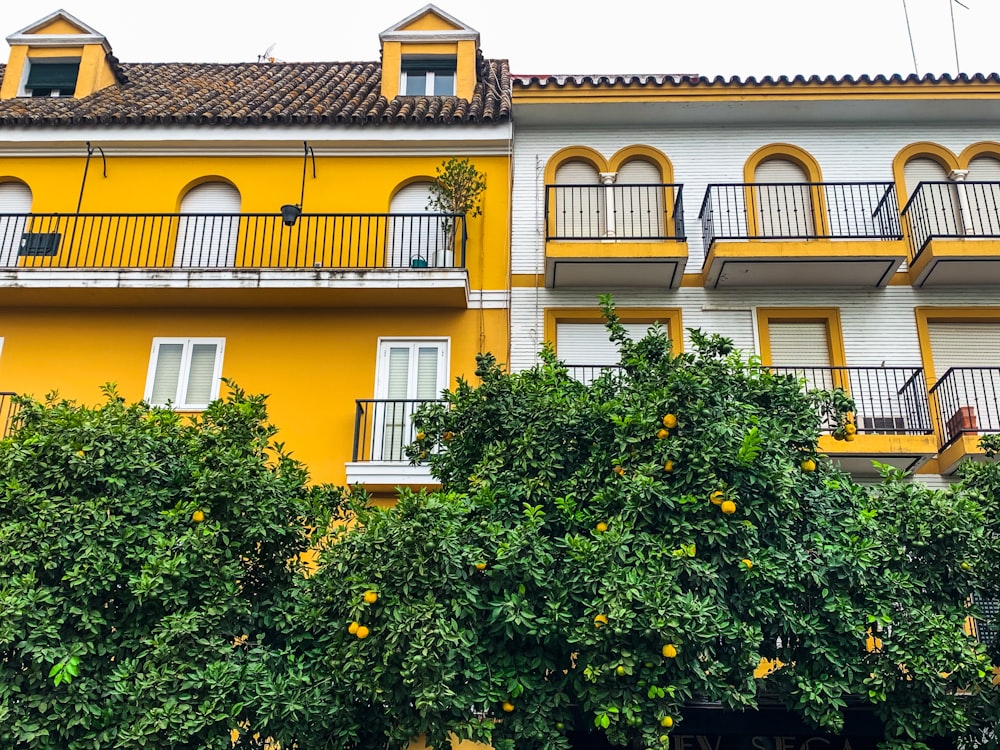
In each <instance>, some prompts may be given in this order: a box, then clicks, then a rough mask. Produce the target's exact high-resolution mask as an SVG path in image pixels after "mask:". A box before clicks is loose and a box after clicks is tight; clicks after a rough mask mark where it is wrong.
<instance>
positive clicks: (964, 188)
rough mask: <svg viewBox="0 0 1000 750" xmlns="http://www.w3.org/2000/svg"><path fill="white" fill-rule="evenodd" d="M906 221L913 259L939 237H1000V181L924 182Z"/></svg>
mask: <svg viewBox="0 0 1000 750" xmlns="http://www.w3.org/2000/svg"><path fill="white" fill-rule="evenodd" d="M903 219H904V221H906V230H907V233H908V234H909V237H910V258H911V260H912V259H915V258H916V257H917V256H918V255H919V254H920V252H921V251H922V250H923V249H924V248H925V247H926V246H927V243H928V242H930V241H931V240H932V239H935V238H942V239H962V238H967V237H988V238H993V239H997V238H1000V182H921V183H920V184H919V185H917V189H916V190H914V191H913V195H912V196H911V197H910V200H909V201H908V202H907V204H906V206H905V207H904V208H903Z"/></svg>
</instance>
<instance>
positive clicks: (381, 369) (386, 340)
mask: <svg viewBox="0 0 1000 750" xmlns="http://www.w3.org/2000/svg"><path fill="white" fill-rule="evenodd" d="M400 344H409V345H410V346H411V348H413V349H416V348H418V347H420V346H427V345H428V344H438V346H439V349H440V353H439V354H438V361H443V367H441V368H440V369H439V370H438V389H437V392H438V393H440V392H441V391H443V390H444V389H445V388H447V387H448V378H449V377H450V376H449V371H450V368H451V338H450V337H448V336H379V338H378V356H377V358H376V360H375V398H377V399H380V398H383V399H384V398H389V396H388V395H387V391H388V390H389V349H390V348H391V347H393V346H399V345H400ZM409 385H416V384H415V383H410V384H409ZM414 398H415V397H414ZM407 400H410V399H407Z"/></svg>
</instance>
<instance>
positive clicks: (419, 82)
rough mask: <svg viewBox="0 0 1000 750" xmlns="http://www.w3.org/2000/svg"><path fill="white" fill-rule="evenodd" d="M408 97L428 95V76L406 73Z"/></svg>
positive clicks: (411, 72)
mask: <svg viewBox="0 0 1000 750" xmlns="http://www.w3.org/2000/svg"><path fill="white" fill-rule="evenodd" d="M403 93H404V94H405V95H406V96H423V95H424V94H426V93H427V74H426V73H418V72H416V71H407V73H406V91H404V92H403Z"/></svg>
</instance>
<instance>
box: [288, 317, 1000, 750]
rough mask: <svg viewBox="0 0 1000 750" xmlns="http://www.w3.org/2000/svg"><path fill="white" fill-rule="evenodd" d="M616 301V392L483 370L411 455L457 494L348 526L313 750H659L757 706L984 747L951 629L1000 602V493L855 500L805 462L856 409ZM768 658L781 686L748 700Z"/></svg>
mask: <svg viewBox="0 0 1000 750" xmlns="http://www.w3.org/2000/svg"><path fill="white" fill-rule="evenodd" d="M604 302H605V309H604V312H605V315H606V317H607V319H608V328H609V334H610V337H611V339H612V340H613V341H615V342H616V343H617V344H618V345H619V347H620V350H621V368H620V369H614V370H611V371H609V372H607V373H606V374H604V375H603V376H601V377H600V378H598V379H597V380H595V381H594V382H592V383H590V384H586V385H585V384H582V383H580V382H577V381H576V380H574V379H572V378H571V377H570V376H569V375H568V373H567V371H566V368H565V367H564V366H563V365H561V364H560V363H559V362H558V361H557V360H556V358H555V357H554V355H553V354H552V353H551V352H549V351H545V352H543V353H542V357H541V359H542V362H541V364H540V365H539V366H537V367H535V368H533V369H531V370H528V371H525V372H522V373H518V374H514V375H511V374H507V373H505V372H503V371H502V370H501V368H500V367H499V366H498V365H497V363H496V361H495V359H494V358H493V357H492V356H490V355H482V356H480V357H479V359H478V369H477V373H476V374H477V376H478V377H479V379H480V383H479V385H472V384H470V383H468V382H462V381H460V382H459V383H458V385H457V387H456V388H455V390H454V391H453V392H452V393H450V394H449V396H448V403H447V404H446V405H444V406H438V405H434V406H431V407H429V408H426V409H424V410H423V411H422V412H421V413H420V414H419V415H418V417H417V423H418V426H419V428H420V430H421V431H422V432H423V433H424V434H425V437H423V438H422V439H421V440H420V441H418V443H415V444H414V445H412V446H410V447H409V448H408V451H409V455H410V457H411V458H412V459H414V460H421V459H422V457H423V456H424V455H425V454H426V455H427V457H428V458H427V460H428V461H429V463H430V466H431V469H432V471H433V473H434V474H435V476H437V477H438V478H439V479H440V481H441V483H442V490H441V491H440V492H432V493H421V494H413V493H408V492H404V493H403V495H402V497H401V499H400V501H399V503H398V505H396V506H395V507H392V508H388V509H386V508H379V507H374V506H370V505H368V504H366V503H365V502H364V499H363V498H359V499H357V501H356V504H355V505H354V506H353V507H351V508H349V509H345V510H344V512H345V518H346V517H347V516H350V515H352V514H353V523H351V524H349V525H348V524H345V525H344V526H342V528H341V529H340V530H339V532H338V535H337V542H336V543H335V544H331V545H329V546H328V547H327V548H326V549H325V550H324V554H323V558H322V565H321V568H320V571H319V572H318V574H317V575H316V576H314V577H313V578H311V579H310V581H309V595H308V604H307V605H306V611H307V614H306V615H304V616H303V617H302V618H301V619H302V620H303V621H305V622H309V623H316V624H319V623H326V624H328V626H329V628H328V629H327V630H322V631H319V638H320V641H321V642H320V643H314V644H313V646H314V647H316V648H317V649H318V650H319V652H321V653H322V654H323V656H322V657H321V658H320V659H318V660H317V662H316V663H317V665H318V670H319V674H322V675H323V676H324V678H325V679H327V689H326V691H325V692H322V691H314V692H312V693H310V694H309V696H310V700H312V701H313V704H312V705H313V708H314V709H315V712H314V714H313V716H311V717H308V719H307V720H306V721H304V722H303V725H302V726H301V727H296V728H295V730H294V731H295V733H296V736H297V737H299V739H300V741H302V742H303V746H307V747H330V748H361V747H382V746H383V745H387V746H388V747H392V748H396V747H404V746H405V745H406V743H407V741H408V740H409V738H411V737H414V736H418V735H426V737H427V739H428V742H429V744H431V745H432V746H434V747H439V748H440V747H448V746H449V737H450V736H451V735H452V734H454V735H457V736H458V737H463V738H466V737H467V738H474V739H477V740H481V741H489V742H492V744H493V746H494V747H496V748H498V750H511V749H512V748H514V747H517V748H518V750H522V749H523V748H529V749H530V748H545V749H546V750H549V749H551V750H563V749H565V748H568V747H569V743H568V740H567V736H566V732H567V731H568V730H570V729H587V728H591V729H593V728H597V729H598V730H600V731H603V732H604V733H605V734H606V735H607V737H608V738H609V739H610V740H611V741H612V742H613V743H615V744H622V745H626V744H627V745H628V746H630V747H633V748H638V747H645V748H659V747H662V745H661V742H660V736H661V735H662V734H664V733H670V732H672V731H678V730H679V731H680V732H681V733H683V732H684V728H683V716H684V705H685V702H687V701H692V700H697V701H705V700H707V701H716V702H719V703H721V704H722V705H723V706H724V707H727V708H731V709H734V710H739V709H743V708H751V707H754V706H756V705H757V704H758V702H759V701H760V700H761V699H762V698H765V697H766V698H768V699H776V700H780V701H782V702H783V703H784V704H785V705H786V706H788V707H789V708H790V709H792V710H794V711H796V712H797V713H798V714H799V715H801V716H802V717H804V719H805V720H806V721H808V722H809V723H811V724H812V725H815V726H817V727H821V728H823V729H826V730H829V731H833V732H836V731H837V730H839V729H840V728H841V727H842V726H843V716H844V713H843V710H844V709H845V707H846V706H847V705H848V704H849V703H852V702H857V701H860V702H862V703H866V704H868V705H870V706H873V707H874V709H875V710H876V711H877V713H878V714H879V716H881V717H882V718H883V719H884V721H885V723H886V726H887V733H888V737H889V738H890V742H889V744H890V745H891V746H895V747H901V746H907V747H919V742H918V741H919V740H921V739H925V738H929V737H933V736H938V735H955V734H957V733H960V732H963V731H966V730H968V731H973V730H975V729H976V728H977V727H982V726H986V725H988V722H989V717H990V716H991V713H990V712H991V711H992V712H993V713H992V716H994V717H995V716H996V715H997V692H998V691H997V690H996V689H995V688H994V687H993V685H992V684H991V682H992V679H993V678H994V675H995V673H993V672H992V664H993V663H994V662H991V660H990V658H989V655H988V654H987V653H986V652H985V649H984V646H983V645H981V644H979V643H977V642H976V641H975V640H974V639H973V638H971V637H970V636H968V635H967V634H966V633H965V631H964V629H963V624H964V621H965V618H966V616H967V615H968V614H969V613H970V611H971V610H970V609H969V607H968V597H969V595H970V594H976V593H978V592H985V591H987V590H989V588H990V586H993V585H994V584H995V582H996V580H995V576H996V573H995V570H996V569H997V567H998V566H997V562H998V555H997V550H996V541H995V539H996V538H997V536H998V535H997V534H996V533H995V531H994V530H993V527H992V526H990V525H989V524H990V523H995V521H989V519H988V518H987V514H988V513H990V512H991V508H992V507H993V506H992V505H990V503H995V502H996V500H995V497H996V494H997V490H998V489H1000V486H998V485H990V488H989V492H991V493H993V498H994V499H992V500H990V501H985V500H984V499H983V498H982V497H981V496H980V495H981V493H980V494H976V493H974V492H970V491H966V490H963V489H958V490H955V491H949V492H943V491H934V490H929V489H927V488H926V487H924V486H922V485H919V484H915V483H909V482H907V481H906V480H905V479H904V478H903V477H902V476H900V475H899V474H898V473H897V472H894V471H892V470H891V469H888V468H886V469H885V481H884V482H883V483H882V484H880V485H878V486H877V487H875V488H873V489H871V490H868V489H866V488H864V487H862V486H859V485H858V484H856V483H855V482H853V481H852V480H851V478H850V476H848V475H846V474H844V473H843V472H841V471H839V470H838V468H837V466H836V464H835V463H833V462H832V461H830V460H829V459H828V458H827V457H825V456H822V455H819V454H818V453H817V448H816V445H817V440H818V438H819V427H820V424H821V421H820V420H821V408H820V407H822V418H823V419H826V420H828V421H827V422H826V423H827V424H830V423H832V424H839V425H845V424H848V422H849V411H850V409H851V408H852V405H851V403H850V400H849V399H848V398H847V397H846V394H843V393H842V392H841V393H840V394H834V395H828V396H823V395H818V394H816V393H813V394H804V393H803V384H802V382H800V381H798V380H797V379H795V378H794V377H789V376H778V375H775V374H773V373H771V372H770V371H769V370H768V369H767V368H763V367H761V366H760V364H759V362H757V361H756V360H751V361H749V362H747V361H745V360H743V359H742V358H741V357H740V356H739V354H738V353H736V352H734V351H733V348H732V345H731V344H730V342H728V341H727V340H725V339H722V338H720V337H717V336H710V335H705V334H702V333H700V332H698V331H692V332H691V340H692V342H693V344H694V351H693V352H691V353H684V354H676V353H674V351H673V350H672V348H671V345H670V342H669V341H668V340H667V339H666V338H665V336H664V335H663V332H662V330H660V329H658V328H655V329H654V330H652V331H651V332H650V334H649V335H648V336H647V337H645V338H643V339H642V340H640V341H631V340H630V339H629V337H628V336H627V335H626V333H625V330H624V328H623V326H621V324H620V322H619V321H618V318H617V316H616V314H615V311H614V308H613V306H612V305H611V303H610V300H605V301H604ZM824 405H825V406H824ZM668 414H671V415H676V420H677V421H676V425H674V426H673V427H671V428H670V429H663V430H662V431H661V428H665V426H666V425H667V424H668V422H669V423H670V424H672V419H671V420H666V421H664V417H665V416H666V415H668ZM664 433H666V434H664ZM807 458H809V459H812V460H814V461H815V463H816V470H815V471H808V470H805V469H804V468H803V466H802V462H803V460H804V459H807ZM991 481H992V480H991ZM981 483H982V482H981ZM713 501H714V502H713ZM726 502H732V503H734V504H735V508H732V507H730V506H728V505H726V504H725V503H726ZM725 510H732V511H733V512H732V513H727V512H724V511H725ZM993 518H996V514H995V513H994V515H993ZM991 534H992V536H991ZM965 561H969V562H971V564H970V565H966V566H963V565H962V562H965ZM369 589H373V590H377V591H378V594H379V598H378V601H377V602H376V603H375V604H371V605H369V604H365V603H364V601H363V598H362V597H363V594H364V592H365V591H366V590H369ZM354 621H357V622H359V623H361V624H363V625H364V626H366V627H367V628H369V630H370V634H369V636H368V637H367V638H366V639H363V640H362V639H359V638H357V636H356V635H353V634H351V632H350V630H349V625H350V623H352V622H354ZM876 639H877V640H876ZM668 645H669V646H672V647H673V648H672V649H665V647H666V646H668ZM674 649H675V650H676V653H674ZM762 657H764V658H767V659H770V660H774V661H773V662H772V664H773V665H775V666H778V665H779V664H780V666H778V668H776V669H774V670H773V671H772V672H771V673H770V674H769V675H767V676H766V677H756V676H755V669H756V668H758V666H759V664H760V663H761V659H762ZM942 673H946V674H947V677H942V676H941V674H942ZM668 716H669V717H670V718H671V719H672V721H673V725H672V727H666V728H665V725H661V722H662V721H664V719H665V717H668ZM334 717H335V718H334ZM667 723H669V722H667ZM306 725H308V726H306ZM310 726H311V727H312V728H313V729H314V731H313V733H312V734H309V732H310V729H309V727H310ZM359 733H363V734H359ZM359 737H362V738H363V739H358V738H359ZM306 738H308V741H307V739H306Z"/></svg>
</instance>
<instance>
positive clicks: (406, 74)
mask: <svg viewBox="0 0 1000 750" xmlns="http://www.w3.org/2000/svg"><path fill="white" fill-rule="evenodd" d="M401 68H402V71H401V75H400V81H399V90H400V92H401V93H402V94H403V96H454V95H455V71H456V69H457V58H456V57H455V56H454V55H406V56H404V57H403V60H402V64H401Z"/></svg>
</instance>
